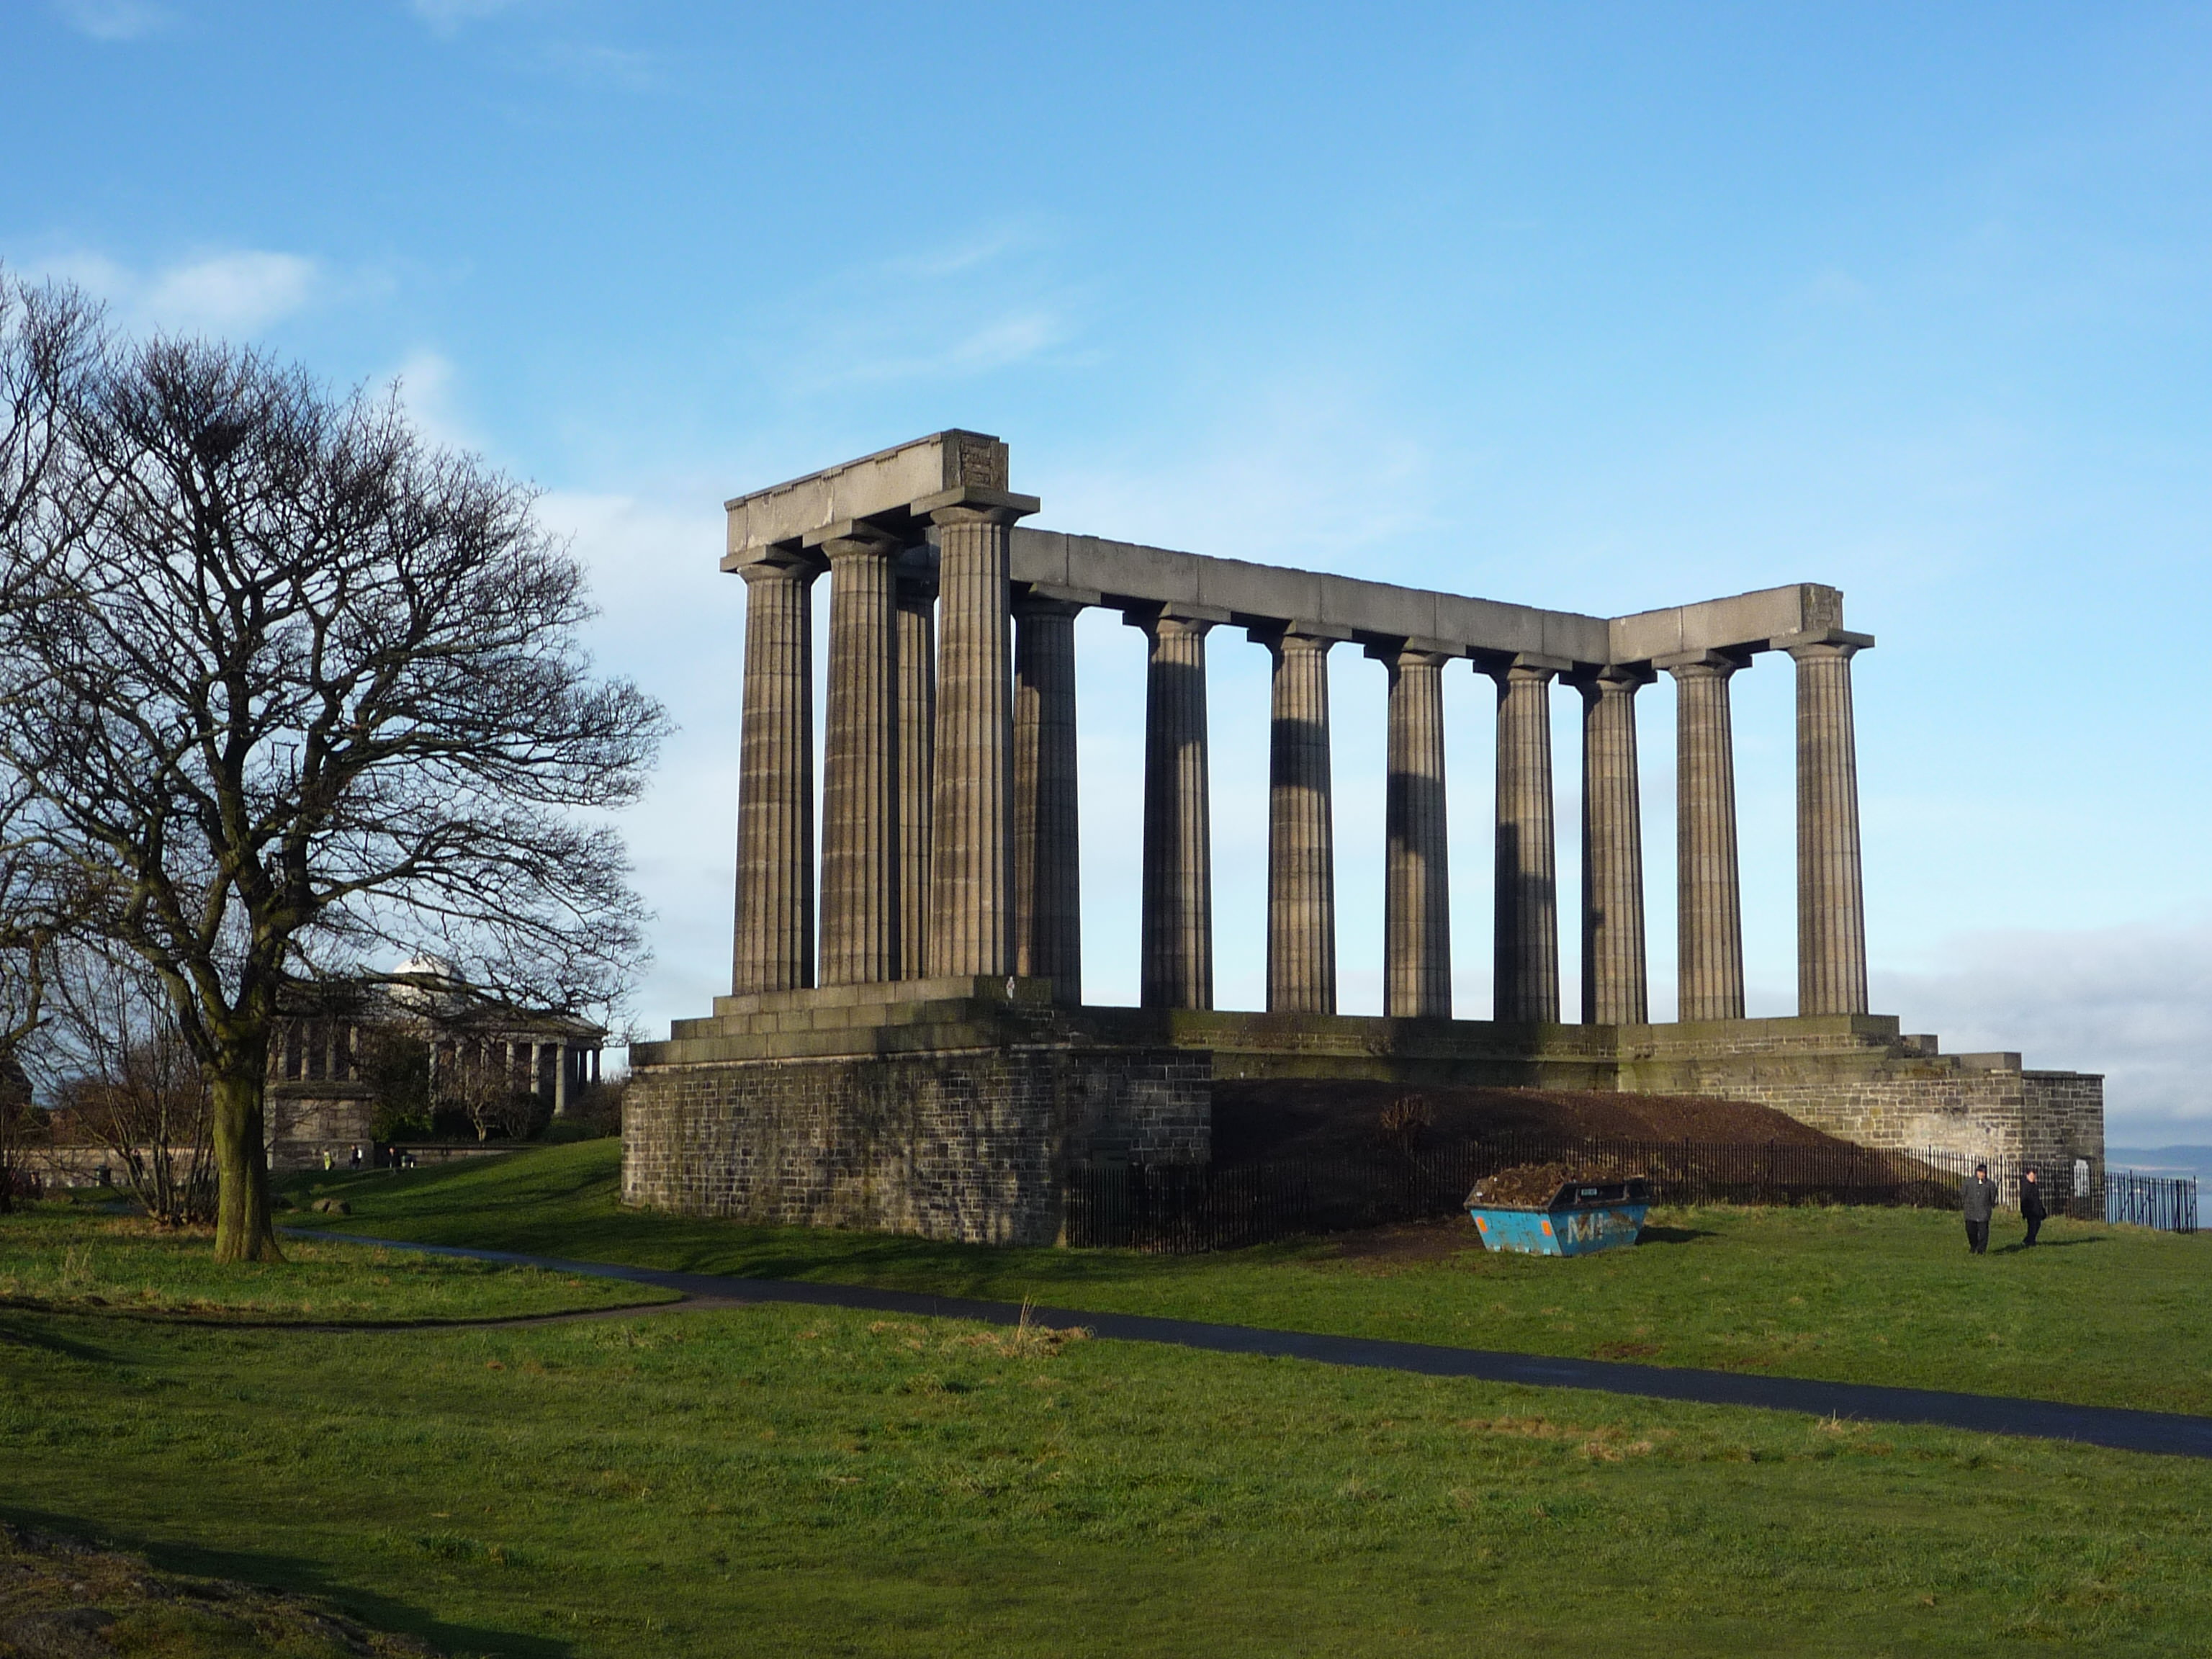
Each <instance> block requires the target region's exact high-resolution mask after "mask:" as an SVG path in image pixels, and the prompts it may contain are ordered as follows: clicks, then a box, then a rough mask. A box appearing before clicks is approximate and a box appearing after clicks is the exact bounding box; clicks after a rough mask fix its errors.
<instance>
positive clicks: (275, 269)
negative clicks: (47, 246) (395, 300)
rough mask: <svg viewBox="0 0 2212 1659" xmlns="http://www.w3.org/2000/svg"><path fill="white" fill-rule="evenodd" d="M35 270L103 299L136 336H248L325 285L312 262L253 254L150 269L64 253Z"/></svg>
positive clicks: (249, 251)
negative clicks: (136, 332)
mask: <svg viewBox="0 0 2212 1659" xmlns="http://www.w3.org/2000/svg"><path fill="white" fill-rule="evenodd" d="M37 269H38V270H40V271H41V272H42V273H44V274H46V275H48V276H59V277H64V278H66V279H68V280H69V281H70V282H74V283H76V284H77V285H78V286H79V287H81V288H82V289H85V291H86V292H88V293H89V294H91V295H94V297H95V298H98V299H101V300H105V301H107V302H108V304H109V305H110V306H111V307H113V309H114V311H115V313H117V315H118V319H119V320H121V321H122V322H123V323H124V325H125V326H126V327H129V328H131V329H132V330H133V331H138V332H149V331H153V332H162V333H185V334H197V333H207V334H222V335H240V334H253V333H257V332H258V331H260V330H262V329H264V328H267V327H269V326H270V325H272V324H275V323H278V322H281V321H283V319H285V318H287V317H289V316H292V315H294V314H295V313H298V312H300V311H302V310H304V309H306V308H307V307H308V306H309V305H311V304H313V302H314V301H316V300H317V299H318V298H319V297H320V296H321V295H323V293H324V292H325V289H327V287H328V284H327V283H326V281H325V276H324V273H323V270H322V267H321V266H320V265H319V264H317V263H316V262H315V261H314V260H313V259H310V258H305V257H303V256H302V255H300V254H297V253H275V252H267V251H264V250H261V249H252V248H248V249H240V250H237V251H235V252H223V253H209V254H203V255H200V256H198V257H197V258H191V259H186V260H184V261H180V262H179V263H178V264H171V265H166V266H163V267H161V269H159V270H151V271H140V270H132V269H131V268H130V267H129V266H127V265H125V264H120V263H118V262H117V261H116V260H113V259H111V258H107V257H106V255H104V254H96V253H92V254H73V255H65V256H63V257H61V258H55V259H49V260H46V261H43V262H41V263H40V264H39V265H38V267H37Z"/></svg>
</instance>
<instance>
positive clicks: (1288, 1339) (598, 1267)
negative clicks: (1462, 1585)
mask: <svg viewBox="0 0 2212 1659" xmlns="http://www.w3.org/2000/svg"><path fill="white" fill-rule="evenodd" d="M300 1231H301V1236H302V1237H313V1238H336V1239H341V1240H343V1241H345V1242H347V1243H355V1244H380V1245H383V1246H385V1247H386V1249H404V1250H422V1251H424V1252H427V1253H428V1254H429V1255H455V1256H465V1257H467V1258H468V1259H470V1260H471V1261H505V1262H512V1263H513V1264H514V1265H516V1266H518V1267H548V1268H552V1269H554V1270H556V1271H557V1272H561V1273H581V1274H587V1275H591V1276H592V1277H596V1278H601V1279H626V1280H628V1281H629V1282H630V1283H632V1284H637V1285H663V1286H665V1287H666V1288H668V1289H670V1290H673V1291H683V1292H684V1294H685V1295H686V1296H689V1297H702V1298H705V1299H708V1300H710V1301H713V1302H715V1303H719V1304H721V1305H722V1306H725V1307H726V1306H728V1305H730V1304H732V1302H795V1303H801V1304H805V1305H807V1306H809V1307H817V1308H858V1309H861V1310H866V1311H868V1312H872V1313H892V1314H906V1315H909V1316H915V1315H918V1316H923V1317H926V1318H940V1319H972V1320H975V1321H977V1322H980V1323H982V1324H987V1325H1012V1324H1013V1323H1015V1322H1017V1321H1018V1320H1019V1319H1020V1318H1021V1317H1022V1313H1023V1310H1022V1308H1021V1307H1020V1305H1019V1304H1016V1303H1012V1302H977V1301H972V1300H969V1298H966V1297H955V1296H930V1295H926V1294H921V1293H918V1292H915V1291H884V1290H877V1289H875V1288H873V1287H872V1286H870V1285H818V1284H812V1283H804V1282H801V1281H799V1280H796V1279H740V1278H736V1277H733V1276H729V1275H724V1274H719V1273H673V1272H670V1271H668V1270H667V1269H665V1268H660V1267H627V1266H623V1265H622V1264H620V1263H616V1262H605V1261H567V1260H564V1259H563V1258H562V1257H559V1256H550V1255H518V1254H517V1253H515V1252H513V1251H512V1250H474V1249H464V1248H462V1247H461V1246H459V1245H455V1244H414V1243H407V1242H406V1241H404V1240H401V1239H391V1238H368V1237H362V1235H360V1234H356V1233H338V1232H325V1231H323V1230H322V1229H320V1228H315V1229H313V1230H307V1229H301V1230H300ZM636 1311H640V1312H646V1311H651V1310H636ZM1028 1314H1029V1319H1030V1323H1031V1324H1038V1325H1059V1326H1066V1325H1081V1326H1083V1327H1085V1328H1087V1329H1088V1330H1089V1331H1090V1332H1091V1334H1093V1335H1094V1336H1101V1337H1107V1338H1110V1339H1113V1340H1117V1341H1123V1342H1164V1343H1168V1344H1170V1345H1172V1346H1176V1347H1181V1348H1202V1349H1204V1350H1206V1352H1210V1353H1249V1354H1259V1355H1261V1356H1264V1357H1265V1358H1271V1359H1310V1360H1314V1361H1316V1362H1317V1363H1319V1364H1324V1365H1360V1366H1366V1367H1370V1368H1371V1369H1374V1370H1390V1371H1411V1372H1413V1373H1414V1374H1416V1375H1418V1376H1468V1377H1474V1378H1475V1379H1477V1380H1478V1381H1480V1382H1484V1383H1531V1384H1534V1385H1535V1386H1537V1387H1540V1388H1550V1389H1597V1390H1599V1391H1601V1392H1602V1393H1606V1394H1627V1395H1645V1396H1648V1397H1649V1398H1651V1399H1655V1400H1687V1401H1695V1402H1697V1403H1698V1404H1699V1405H1705V1406H1753V1407H1762V1408H1765V1409H1766V1410H1770V1411H1785V1412H1809V1413H1812V1414H1813V1415H1814V1416H1816V1417H1844V1418H1855V1419H1860V1420H1863V1421H1866V1422H1872V1423H1934V1424H1938V1425H1942V1427H1945V1428H1950V1429H1970V1430H1973V1431H1977V1432H1979V1433H1983V1434H2017V1435H2027V1436H2030V1437H2034V1438H2037V1439H2042V1440H2078V1441H2081V1442H2084V1443H2087V1444H2089V1445H2092V1446H2110V1447H2113V1448H2115V1449H2118V1450H2120V1451H2136V1452H2159V1453H2163V1454H2165V1455H2168V1456H2173V1457H2212V1417H2191V1416H2186V1415H2185V1414H2183V1413H2179V1412H2138V1411H2126V1410H2123V1409H2121V1408H2119V1407H2112V1406H2067V1405H2062V1404H2059V1403H2058V1402H2057V1401H2048V1400H2017V1399H2014V1398H2011V1397H2010V1396H2008V1395H1990V1394H1948V1393H1945V1392H1943V1391H1942V1390H1941V1389H1886V1388H1882V1387H1881V1386H1880V1385H1878V1384H1875V1383H1817V1382H1814V1381H1811V1380H1809V1379H1808V1378H1804V1377H1796V1376H1753V1375H1752V1374H1750V1373H1747V1372H1743V1371H1705V1370H1691V1369H1690V1368H1688V1367H1686V1366H1676V1365H1638V1364H1629V1363H1627V1362H1626V1361H1621V1360H1613V1359H1555V1358H1550V1357H1548V1356H1546V1355H1542V1354H1528V1353H1495V1352H1489V1351H1487V1350H1486V1349H1481V1348H1450V1347H1443V1346H1437V1345H1436V1344H1434V1343H1428V1342H1392V1341H1388V1340H1383V1339H1380V1338H1375V1337H1364V1336H1323V1335H1319V1334H1315V1333H1313V1332H1309V1331H1277V1330H1266V1329H1261V1328H1255V1327H1253V1326H1249V1325H1212V1324H1207V1323H1206V1322H1202V1321H1199V1320H1194V1319H1163V1318H1160V1317H1158V1316H1155V1315H1152V1314H1123V1313H1099V1312H1095V1311H1092V1310H1088V1309H1078V1308H1042V1307H1031V1308H1030V1310H1028Z"/></svg>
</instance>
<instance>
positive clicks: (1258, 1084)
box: [1213, 1079, 1839, 1179]
mask: <svg viewBox="0 0 2212 1659" xmlns="http://www.w3.org/2000/svg"><path fill="white" fill-rule="evenodd" d="M1513 1133H1526V1134H1565V1135H1590V1136H1595V1137H1599V1138H1602V1139H1621V1140H1699V1141H1725V1142H1735V1143H1741V1144H1747V1145H1756V1146H1765V1144H1766V1143H1767V1142H1768V1141H1770V1140H1771V1141H1779V1142H1781V1143H1782V1144H1783V1145H1784V1146H1834V1145H1837V1144H1839V1143H1838V1142H1837V1141H1836V1140H1835V1139H1834V1137H1832V1136H1830V1135H1825V1134H1822V1133H1820V1131H1819V1130H1818V1129H1814V1128H1811V1127H1808V1126H1806V1125H1805V1124H1802V1123H1800V1122H1799V1121H1797V1120H1796V1118H1794V1117H1790V1116H1789V1115H1786V1114H1784V1113H1781V1112H1778V1111H1776V1110H1774V1109H1772V1108H1771V1107H1766V1106H1758V1105H1753V1103H1750V1102H1749V1101H1743V1100H1719V1099H1715V1098H1713V1097H1709V1096H1703V1095H1626V1094H1599V1093H1594V1092H1592V1093H1585V1092H1581V1091H1570V1090H1560V1089H1486V1088H1473V1087H1464V1086H1459V1085H1449V1084H1444V1085H1411V1084H1403V1083H1370V1082H1359V1081H1344V1082H1316V1081H1310V1080H1307V1079H1221V1080H1219V1081H1218V1082H1216V1083H1215V1084H1214V1085H1213V1161H1214V1164H1215V1167H1217V1168H1235V1167H1237V1166H1238V1165H1242V1164H1265V1163H1269V1162H1272V1161H1274V1160H1276V1159H1279V1158H1312V1159H1328V1158H1346V1157H1362V1156H1371V1155H1372V1154H1373V1153H1374V1152H1376V1150H1378V1149H1379V1148H1382V1147H1395V1148H1399V1149H1404V1148H1407V1147H1409V1146H1411V1147H1419V1146H1453V1145H1455V1144H1460V1143H1463V1142H1466V1141H1469V1140H1487V1139H1493V1138H1495V1137H1497V1136H1499V1135H1504V1134H1513ZM1562 1179H1564V1177H1562Z"/></svg>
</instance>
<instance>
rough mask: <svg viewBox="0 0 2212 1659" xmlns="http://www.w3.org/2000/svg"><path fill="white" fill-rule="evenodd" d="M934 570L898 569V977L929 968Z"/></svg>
mask: <svg viewBox="0 0 2212 1659" xmlns="http://www.w3.org/2000/svg"><path fill="white" fill-rule="evenodd" d="M936 611H937V570H936V568H935V566H933V565H926V564H921V563H918V562H912V561H911V556H909V559H908V561H905V562H902V563H901V565H900V568H899V572H898V708H899V730H898V771H899V784H898V794H899V817H898V856H899V977H900V978H901V979H920V978H921V977H922V976H923V975H925V974H927V972H928V971H929V958H928V948H929V829H930V824H929V817H930V810H931V809H930V773H931V766H930V760H931V757H932V756H933V754H934V752H935V750H936V747H937V615H936Z"/></svg>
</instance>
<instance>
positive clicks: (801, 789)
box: [730, 553, 822, 993]
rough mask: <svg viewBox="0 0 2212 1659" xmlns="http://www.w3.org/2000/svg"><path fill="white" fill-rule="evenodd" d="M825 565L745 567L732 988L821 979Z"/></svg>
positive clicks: (799, 559)
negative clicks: (818, 636) (817, 727)
mask: <svg viewBox="0 0 2212 1659" xmlns="http://www.w3.org/2000/svg"><path fill="white" fill-rule="evenodd" d="M821 569H822V564H821V561H820V560H819V559H818V558H817V557H816V556H814V555H812V554H799V553H777V554H774V555H771V556H767V557H764V558H763V559H761V560H760V561H758V562H756V563H753V564H749V565H747V566H745V567H744V570H743V572H742V573H741V574H743V575H744V579H745V665H744V716H743V724H742V728H741V729H742V735H741V737H740V738H739V743H738V920H737V939H736V946H735V950H734V952H733V969H732V974H731V978H730V988H731V989H732V990H733V991H736V992H739V993H744V992H750V991H790V990H795V989H798V988H799V987H802V986H808V985H811V984H813V983H814V673H813V659H814V611H813V605H812V601H811V593H812V590H813V585H814V578H815V577H816V576H817V574H820V572H821Z"/></svg>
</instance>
